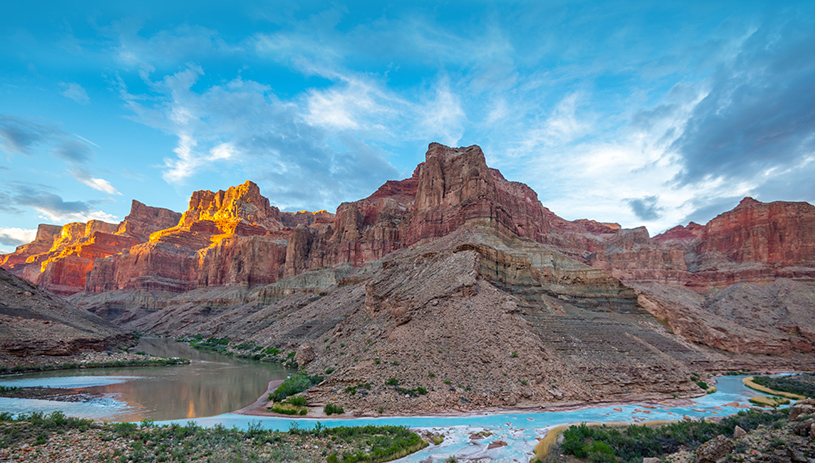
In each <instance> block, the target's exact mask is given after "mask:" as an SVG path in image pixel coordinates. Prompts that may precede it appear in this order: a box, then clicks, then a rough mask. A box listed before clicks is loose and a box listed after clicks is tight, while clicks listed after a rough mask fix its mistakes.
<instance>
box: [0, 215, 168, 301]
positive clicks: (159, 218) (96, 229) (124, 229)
mask: <svg viewBox="0 0 815 463" xmlns="http://www.w3.org/2000/svg"><path fill="white" fill-rule="evenodd" d="M180 217H181V214H178V213H175V212H172V211H170V210H167V209H161V208H155V207H148V206H145V205H144V204H142V203H140V202H138V201H135V200H134V201H133V203H132V205H131V211H130V214H129V215H128V216H127V217H125V220H124V221H122V222H121V223H119V224H112V223H107V222H102V221H100V220H91V221H88V222H87V223H81V222H74V223H69V224H66V225H64V226H62V227H58V226H55V225H44V224H43V225H40V226H39V228H38V229H37V237H36V239H35V240H34V241H33V242H31V243H29V244H27V245H24V246H20V247H18V248H17V250H16V251H15V252H14V253H12V254H8V255H6V256H3V257H2V258H0V266H2V267H4V268H6V269H8V270H10V271H11V272H12V273H14V274H16V275H18V276H22V277H24V278H26V279H28V280H30V281H32V282H34V283H37V284H39V285H40V286H42V287H44V288H46V289H48V290H50V291H52V292H56V293H59V294H72V293H76V292H78V291H82V290H84V289H85V283H86V281H85V279H86V274H87V273H88V272H89V271H91V270H92V269H93V267H94V262H95V261H96V259H101V258H105V257H108V256H111V255H114V254H118V253H121V252H122V251H126V250H128V249H130V248H131V247H133V246H135V245H136V244H138V243H140V242H144V241H146V240H147V237H148V236H149V234H150V233H152V232H154V231H156V230H160V229H164V228H167V227H171V226H173V225H175V224H176V223H178V220H179V218H180Z"/></svg>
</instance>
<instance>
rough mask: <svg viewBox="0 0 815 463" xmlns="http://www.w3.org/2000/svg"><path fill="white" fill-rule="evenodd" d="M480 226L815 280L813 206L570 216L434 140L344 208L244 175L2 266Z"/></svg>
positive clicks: (252, 253) (32, 249)
mask: <svg viewBox="0 0 815 463" xmlns="http://www.w3.org/2000/svg"><path fill="white" fill-rule="evenodd" d="M473 225H474V226H479V227H482V228H487V229H490V230H493V231H495V232H496V233H497V234H498V235H500V236H504V237H515V236H518V237H523V238H529V239H532V240H534V241H537V242H539V243H543V244H547V245H551V246H554V247H556V248H558V249H559V250H560V251H562V252H564V253H565V254H567V255H568V256H570V257H571V258H573V259H577V260H578V261H581V262H584V263H587V264H590V265H591V266H593V267H595V268H598V269H602V270H605V271H607V272H609V273H610V274H612V275H613V276H614V277H615V278H619V279H621V280H622V281H624V282H630V283H659V284H668V285H672V286H684V287H690V288H694V289H696V290H697V291H705V290H707V289H709V288H712V287H723V286H727V285H729V284H733V283H736V282H745V281H746V282H766V281H769V280H772V279H774V278H778V277H791V278H796V279H804V280H813V279H815V270H814V269H815V207H813V206H812V205H810V204H807V203H786V202H777V203H770V204H764V203H760V202H758V201H755V200H752V199H745V200H744V201H742V203H741V204H740V205H739V206H738V207H737V208H736V209H734V210H733V211H730V212H727V213H724V214H722V215H720V216H719V217H717V218H715V219H713V220H711V221H710V223H708V224H707V225H705V226H702V225H698V224H695V223H690V224H689V225H688V226H686V227H682V226H679V227H675V228H673V229H671V230H668V231H667V232H665V233H663V234H662V235H659V236H656V237H654V238H650V237H649V235H648V232H647V230H645V229H644V228H635V229H621V227H620V226H619V225H618V224H614V223H600V222H595V221H591V220H576V221H567V220H564V219H562V218H560V217H558V216H557V215H556V214H554V213H553V212H551V211H550V210H549V209H547V208H545V207H543V205H542V204H541V202H540V201H539V200H538V198H537V195H536V193H535V192H534V191H533V190H532V189H531V188H529V187H528V186H526V185H524V184H522V183H517V182H510V181H507V180H506V179H505V178H504V177H503V176H502V175H501V173H500V172H498V171H497V170H495V169H490V168H489V167H487V164H486V161H485V158H484V154H483V152H482V151H481V149H480V148H479V147H478V146H470V147H462V148H450V147H446V146H443V145H440V144H437V143H432V144H430V146H429V148H428V151H427V154H426V159H425V162H423V163H421V164H420V165H419V166H418V167H417V168H416V170H415V172H414V174H413V176H412V177H410V178H408V179H405V180H401V181H388V182H386V183H385V184H384V185H382V186H381V187H380V188H379V189H378V190H377V191H376V192H374V193H373V194H372V195H371V196H369V197H368V198H365V199H362V200H359V201H355V202H349V203H343V204H341V205H340V206H339V207H338V208H337V212H336V214H330V213H328V212H326V211H320V212H315V213H311V212H307V211H301V212H298V213H289V212H281V211H280V210H279V209H277V208H276V207H273V206H271V205H270V203H269V200H268V199H267V198H265V197H263V196H262V195H261V194H260V190H259V188H258V187H257V185H255V184H254V183H252V182H246V183H244V184H242V185H239V186H237V187H232V188H229V189H227V190H225V191H218V192H211V191H197V192H195V193H193V195H192V197H191V199H190V204H189V208H188V209H187V211H186V212H184V214H183V215H180V214H177V213H174V212H172V211H168V210H166V209H159V208H150V207H147V206H144V205H143V204H141V203H138V202H136V201H134V202H133V206H132V210H131V214H130V215H129V216H128V217H127V218H126V219H125V221H124V222H122V224H119V225H118V227H116V226H114V225H112V224H105V223H102V222H98V221H91V222H89V223H88V224H78V223H77V224H68V225H66V226H64V227H62V228H61V229H60V232H59V233H56V230H55V228H54V227H51V226H43V227H41V229H40V230H39V231H38V235H37V239H36V240H35V241H34V242H32V243H30V244H28V245H25V246H21V247H20V248H19V249H18V250H17V251H16V252H15V253H13V254H11V255H8V256H3V257H2V259H3V260H2V261H0V263H2V265H3V266H5V267H7V268H10V269H11V270H12V271H13V272H15V273H17V274H20V275H24V276H26V277H27V278H29V279H31V280H34V281H40V282H41V283H42V284H43V285H45V286H46V287H50V288H52V289H54V290H57V291H60V292H72V291H78V290H80V289H82V288H83V287H86V288H87V290H88V291H92V292H99V291H107V290H110V289H116V288H160V289H167V290H172V291H186V290H189V289H193V288H197V287H201V286H218V285H227V284H243V285H254V284H263V283H269V282H274V281H276V280H277V279H279V278H281V277H283V276H292V275H297V274H300V273H302V272H304V271H306V270H309V269H317V268H326V267H335V266H338V265H343V264H350V265H354V266H359V265H362V264H364V263H366V262H371V261H374V260H377V259H380V258H382V257H383V256H385V255H387V254H389V253H390V252H393V251H395V250H398V249H400V248H404V247H406V246H410V245H413V244H417V243H424V242H429V241H432V240H435V239H438V238H439V237H442V236H445V235H447V234H449V233H451V232H452V231H455V230H457V229H459V228H461V227H462V226H473ZM133 240H135V243H134V241H133ZM120 252H121V253H122V254H121V255H119V253H120ZM40 272H42V274H40ZM86 273H88V275H89V276H88V278H87V280H86V277H85V274H86Z"/></svg>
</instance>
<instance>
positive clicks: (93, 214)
mask: <svg viewBox="0 0 815 463" xmlns="http://www.w3.org/2000/svg"><path fill="white" fill-rule="evenodd" d="M34 209H35V210H37V212H40V213H41V214H42V216H40V218H43V219H46V220H48V221H51V222H54V223H69V222H87V221H89V220H101V221H103V222H109V223H118V222H119V218H118V217H117V216H115V215H113V214H108V213H107V212H104V211H88V212H60V211H55V210H51V209H46V208H43V207H36V206H35V207H34Z"/></svg>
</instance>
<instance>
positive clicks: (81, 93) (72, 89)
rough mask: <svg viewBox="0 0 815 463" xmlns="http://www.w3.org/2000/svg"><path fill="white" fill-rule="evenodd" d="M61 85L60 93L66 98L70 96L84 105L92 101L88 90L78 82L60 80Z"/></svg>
mask: <svg viewBox="0 0 815 463" xmlns="http://www.w3.org/2000/svg"><path fill="white" fill-rule="evenodd" d="M59 86H60V88H61V89H62V91H61V92H59V93H60V94H61V95H62V96H64V97H65V98H70V99H71V100H74V101H76V102H77V103H79V104H82V105H85V104H88V103H90V102H91V99H90V98H89V97H88V92H86V91H85V89H84V88H83V87H82V86H81V85H79V84H77V83H76V82H60V83H59Z"/></svg>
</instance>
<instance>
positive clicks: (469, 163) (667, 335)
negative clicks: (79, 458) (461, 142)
mask: <svg viewBox="0 0 815 463" xmlns="http://www.w3.org/2000/svg"><path fill="white" fill-rule="evenodd" d="M2 259H3V260H2V261H0V262H2V264H3V265H4V266H6V267H8V268H11V269H12V271H14V272H16V273H19V274H22V275H24V276H26V277H27V278H29V279H31V280H33V281H38V282H39V283H40V284H42V285H43V286H45V287H46V288H50V289H52V290H54V291H58V292H62V293H77V294H75V295H74V296H72V297H71V300H72V301H74V302H76V303H78V304H80V305H81V306H82V307H84V308H86V309H88V310H91V311H93V312H95V313H97V314H99V315H100V316H104V317H105V318H107V319H109V320H112V321H114V322H115V323H116V324H118V325H121V326H123V327H125V328H127V329H129V330H136V331H141V332H157V333H167V334H172V335H195V334H202V335H206V336H218V337H221V336H228V337H230V338H231V339H234V340H235V341H236V342H238V341H240V342H251V343H255V344H256V345H258V346H264V347H271V346H284V347H286V348H288V349H291V350H292V351H297V352H306V351H307V352H308V355H306V354H303V355H302V356H301V358H300V360H298V361H301V363H302V364H303V365H305V368H307V369H308V370H309V371H312V372H314V373H317V372H320V371H325V370H326V369H335V370H336V373H334V374H333V375H332V376H331V377H330V379H329V380H328V381H327V382H326V383H325V384H324V385H322V386H320V387H319V388H318V389H315V390H314V391H313V397H314V398H315V399H317V400H331V401H335V400H340V399H341V400H340V401H345V402H346V403H349V404H354V405H356V406H360V407H366V406H367V407H370V406H372V405H371V404H373V403H376V404H378V405H379V406H382V407H386V406H388V404H391V403H393V404H397V403H398V404H399V405H400V406H403V405H404V403H403V402H404V400H403V397H400V395H399V394H396V395H393V394H391V391H390V390H386V389H382V390H375V391H374V392H372V393H371V395H370V396H368V397H366V398H365V399H366V400H364V401H361V400H362V398H361V397H341V398H339V399H338V396H337V394H338V392H337V391H341V390H344V388H345V387H346V386H348V385H353V384H356V383H355V382H366V381H374V382H377V381H378V382H382V381H384V379H387V378H389V377H395V376H392V375H394V374H397V373H398V375H399V376H400V377H399V378H397V379H399V380H400V381H404V383H403V384H405V385H406V386H405V387H408V386H410V387H418V386H423V387H425V385H429V386H432V387H433V388H434V389H432V390H433V393H431V394H429V395H428V396H427V397H426V398H424V399H422V400H419V401H414V402H413V405H411V407H413V408H415V409H417V410H418V409H424V410H428V409H443V408H445V407H446V408H450V407H453V406H459V407H465V408H468V407H484V406H501V405H514V404H517V403H540V402H546V403H549V402H557V403H576V402H579V401H585V400H593V399H597V400H600V398H601V397H604V398H606V399H609V398H615V399H619V400H624V399H625V398H627V397H630V396H631V394H639V397H643V396H648V397H651V396H653V397H657V396H665V395H667V394H669V393H674V392H678V393H681V394H684V395H690V394H693V393H694V392H695V391H696V389H695V385H694V384H693V383H692V382H690V381H689V380H688V378H689V372H690V371H708V372H710V371H718V370H723V369H739V368H743V367H750V368H761V367H768V366H770V365H771V366H774V367H778V368H781V367H783V368H800V367H801V366H802V365H807V364H809V365H811V364H812V360H813V358H812V355H813V352H814V351H815V350H814V349H813V347H812V346H813V345H815V324H814V323H813V322H812V320H815V313H813V307H815V285H813V282H814V281H815V207H813V206H812V205H810V204H807V203H789V202H775V203H769V204H765V203H760V202H758V201H755V200H752V199H749V198H746V199H745V200H744V201H742V203H741V204H739V206H738V207H736V208H735V209H734V210H732V211H729V212H726V213H724V214H721V215H720V216H718V217H716V218H715V219H713V220H711V221H710V222H709V223H707V224H706V225H699V224H695V223H690V224H688V225H687V226H678V227H675V228H673V229H671V230H668V231H666V232H665V233H663V234H661V235H658V236H655V237H653V238H651V237H650V235H649V233H648V231H647V230H646V229H645V228H644V227H639V228H634V229H623V228H621V227H620V226H619V225H618V224H615V223H600V222H596V221H592V220H588V219H584V220H575V221H568V220H565V219H563V218H561V217H558V216H557V215H556V214H555V213H553V212H552V211H550V210H549V209H547V208H546V207H544V206H543V205H542V204H541V202H540V201H539V200H538V198H537V195H536V194H535V192H534V191H533V190H532V189H530V188H529V187H528V186H526V185H524V184H521V183H517V182H510V181H507V180H506V179H505V178H504V177H503V176H502V175H501V173H500V172H498V171H497V170H495V169H490V168H489V167H488V166H487V164H486V161H485V157H484V154H483V152H482V151H481V149H480V148H479V147H477V146H470V147H462V148H450V147H446V146H443V145H439V144H436V143H433V144H431V145H430V146H429V148H428V151H427V154H426V158H425V162H423V163H421V164H420V165H419V166H418V167H417V168H416V170H415V171H414V173H413V175H412V176H411V177H410V178H407V179H404V180H401V181H388V182H387V183H385V184H384V185H382V186H381V187H380V188H379V189H378V190H377V191H376V192H374V193H373V194H372V195H371V196H369V197H367V198H364V199H361V200H359V201H354V202H348V203H342V204H340V205H339V206H338V207H337V211H336V214H331V213H328V212H326V211H319V212H314V213H312V212H308V211H301V212H298V213H290V212H281V211H280V210H278V209H277V208H276V207H274V206H272V205H271V204H270V202H269V200H268V199H267V198H265V197H263V196H262V195H261V193H260V190H259V188H258V187H257V185H255V184H254V183H252V182H246V183H244V184H242V185H239V186H237V187H231V188H229V189H227V190H224V191H218V192H211V191H205V190H204V191H197V192H195V193H193V195H192V197H191V199H190V203H189V207H188V209H187V210H186V211H185V212H184V213H183V214H176V213H173V212H171V211H167V210H163V209H157V208H149V207H147V206H144V205H142V204H140V203H138V202H135V201H134V203H133V207H132V210H131V214H130V215H129V216H128V217H127V218H126V219H125V221H124V222H123V223H122V224H119V225H118V226H115V225H112V224H103V223H101V222H94V223H91V222H89V223H88V224H69V225H66V226H65V227H62V229H60V231H59V233H57V232H56V230H55V229H54V228H53V227H49V226H44V227H41V229H40V230H39V232H38V235H37V239H36V240H35V241H34V242H32V243H30V244H28V245H25V246H21V247H20V248H18V250H17V251H16V252H15V253H13V254H11V255H8V256H3V257H2ZM82 289H84V291H82V292H80V290H82ZM507 351H509V353H507ZM767 354H769V355H773V357H763V356H764V355H767ZM306 357H308V360H307V361H306V360H305V358H306ZM383 363H385V364H388V363H389V364H390V365H391V366H392V367H395V366H397V364H398V365H399V366H400V368H395V369H394V368H392V369H389V368H386V367H385V365H383ZM502 372H503V373H507V375H503V374H502ZM510 372H513V375H514V376H513V377H510V376H509V373H510ZM429 373H434V375H435V376H434V377H435V378H436V380H433V381H429V380H427V379H426V378H427V377H428V375H429ZM442 374H443V375H444V376H445V377H446V378H447V380H448V381H451V382H453V383H454V384H455V387H452V388H449V387H448V388H446V389H445V386H444V384H445V383H441V384H439V382H440V381H442V380H443V379H444V378H443V377H442ZM388 375H391V376H388ZM422 375H425V376H422ZM465 380H466V384H465ZM459 383H460V384H462V386H459V385H458V384H459ZM400 384H402V383H400ZM467 385H469V386H470V388H469V389H468V388H467V387H466V386H467ZM450 389H452V390H450ZM416 404H419V405H416Z"/></svg>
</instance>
